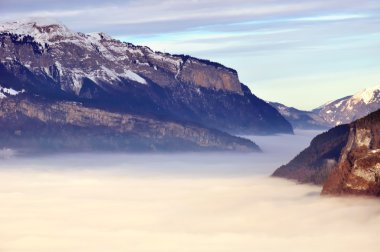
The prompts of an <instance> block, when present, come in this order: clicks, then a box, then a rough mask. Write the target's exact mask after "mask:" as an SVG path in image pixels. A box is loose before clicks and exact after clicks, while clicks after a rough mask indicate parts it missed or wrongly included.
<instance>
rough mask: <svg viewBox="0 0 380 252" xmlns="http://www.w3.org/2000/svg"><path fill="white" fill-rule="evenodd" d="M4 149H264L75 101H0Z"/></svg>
mask: <svg viewBox="0 0 380 252" xmlns="http://www.w3.org/2000/svg"><path fill="white" fill-rule="evenodd" d="M0 106H1V110H0V122H1V125H0V139H1V141H0V143H1V144H0V147H2V148H12V149H17V150H21V151H26V152H30V151H70V152H72V151H78V150H79V151H86V150H88V151H90V150H107V151H111V150H114V151H184V150H197V149H198V150H201V149H204V150H228V151H259V150H260V149H259V148H258V146H257V145H255V144H254V143H253V142H251V141H249V140H246V139H242V138H238V137H234V136H231V135H228V134H226V133H223V132H220V131H217V130H212V129H206V128H202V127H199V126H194V125H183V124H178V123H174V122H167V121H160V120H156V119H152V118H146V117H143V116H136V115H130V114H121V113H114V112H107V111H103V110H99V109H95V108H89V107H84V106H83V105H82V104H80V103H74V102H50V101H47V100H45V99H40V98H35V99H25V98H24V99H23V98H22V97H19V96H18V97H14V98H6V99H0Z"/></svg>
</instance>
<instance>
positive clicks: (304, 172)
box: [273, 110, 380, 196]
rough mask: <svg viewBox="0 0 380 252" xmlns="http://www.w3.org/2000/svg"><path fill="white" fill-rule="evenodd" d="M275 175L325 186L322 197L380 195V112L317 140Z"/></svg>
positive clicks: (333, 130) (324, 134) (334, 130)
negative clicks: (332, 195) (331, 195)
mask: <svg viewBox="0 0 380 252" xmlns="http://www.w3.org/2000/svg"><path fill="white" fill-rule="evenodd" d="M273 176H277V177H284V178H289V179H295V180H297V181H299V182H301V183H315V184H321V185H323V191H322V193H323V194H335V195H339V194H358V195H375V196H380V110H378V111H376V112H374V113H372V114H370V115H368V116H366V117H364V118H362V119H359V120H357V121H355V122H353V123H351V124H345V125H340V126H337V127H335V128H333V129H331V130H329V131H328V132H325V133H323V134H321V135H319V136H317V137H316V138H314V139H313V140H312V142H311V144H310V146H309V147H308V148H307V149H305V150H304V151H302V152H301V153H300V154H299V155H298V156H297V157H295V158H294V159H293V160H292V161H290V162H289V163H288V164H287V165H284V166H281V167H280V168H278V169H277V170H276V171H275V172H274V173H273Z"/></svg>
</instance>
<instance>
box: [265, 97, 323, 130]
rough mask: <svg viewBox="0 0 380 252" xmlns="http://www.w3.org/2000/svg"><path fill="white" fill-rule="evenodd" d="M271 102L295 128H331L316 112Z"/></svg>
mask: <svg viewBox="0 0 380 252" xmlns="http://www.w3.org/2000/svg"><path fill="white" fill-rule="evenodd" d="M269 104H270V105H271V106H272V107H274V108H275V109H277V111H278V112H280V114H281V115H282V116H283V117H285V119H286V120H288V121H289V122H290V124H291V125H292V127H293V128H297V129H315V130H321V129H327V128H329V124H328V123H326V121H325V120H324V119H323V118H321V117H320V116H319V115H318V114H316V113H314V112H311V111H304V110H299V109H296V108H293V107H287V106H285V105H284V104H281V103H278V102H269Z"/></svg>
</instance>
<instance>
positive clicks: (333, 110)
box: [313, 85, 380, 126]
mask: <svg viewBox="0 0 380 252" xmlns="http://www.w3.org/2000/svg"><path fill="white" fill-rule="evenodd" d="M379 108H380V85H377V86H373V87H369V88H365V89H363V90H361V91H359V92H357V93H356V94H354V95H351V96H346V97H344V98H340V99H338V100H335V101H332V102H329V103H326V104H324V105H322V106H321V107H319V108H317V109H315V110H314V111H313V112H315V113H317V114H318V115H319V116H321V117H322V118H323V119H325V120H326V121H327V122H328V123H330V124H331V125H332V126H334V125H340V124H345V123H350V122H352V121H354V120H356V119H359V118H361V117H364V116H366V115H368V114H369V113H371V112H374V111H376V110H377V109H379Z"/></svg>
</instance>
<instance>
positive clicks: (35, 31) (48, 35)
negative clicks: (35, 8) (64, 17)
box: [0, 18, 79, 44]
mask: <svg viewBox="0 0 380 252" xmlns="http://www.w3.org/2000/svg"><path fill="white" fill-rule="evenodd" d="M0 32H9V33H13V34H18V35H24V36H27V35H29V36H32V37H33V38H34V40H35V41H36V42H37V43H40V44H45V43H47V44H50V43H52V42H53V40H54V39H56V38H57V37H63V38H65V37H78V36H79V34H78V33H75V32H73V31H71V30H70V29H69V28H67V27H66V26H65V25H63V24H62V23H60V22H59V21H56V20H52V19H38V18H28V19H21V20H17V21H8V22H5V23H1V24H0Z"/></svg>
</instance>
